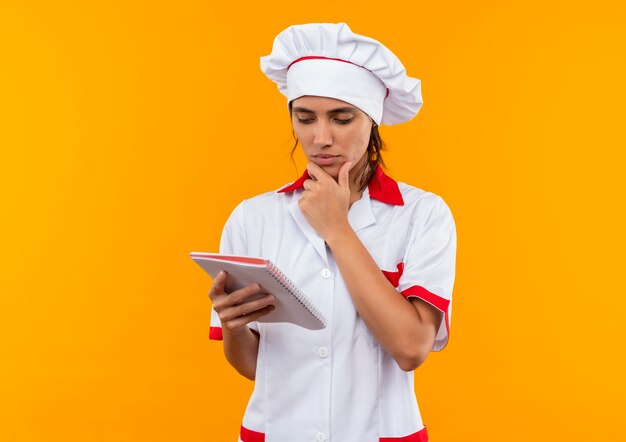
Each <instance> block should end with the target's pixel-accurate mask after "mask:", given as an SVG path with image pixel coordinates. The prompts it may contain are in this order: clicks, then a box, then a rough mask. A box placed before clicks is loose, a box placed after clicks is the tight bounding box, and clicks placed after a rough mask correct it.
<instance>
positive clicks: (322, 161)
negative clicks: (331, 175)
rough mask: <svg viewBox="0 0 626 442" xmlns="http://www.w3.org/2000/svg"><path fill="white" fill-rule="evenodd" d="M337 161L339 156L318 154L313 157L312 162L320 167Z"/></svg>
mask: <svg viewBox="0 0 626 442" xmlns="http://www.w3.org/2000/svg"><path fill="white" fill-rule="evenodd" d="M338 160H339V155H330V154H326V153H325V154H318V155H313V161H314V162H315V163H316V164H318V165H320V166H329V165H331V164H334V163H336V162H337V161H338Z"/></svg>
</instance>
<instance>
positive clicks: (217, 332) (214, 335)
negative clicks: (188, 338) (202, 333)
mask: <svg viewBox="0 0 626 442" xmlns="http://www.w3.org/2000/svg"><path fill="white" fill-rule="evenodd" d="M209 339H211V340H213V341H221V340H223V339H224V336H223V335H222V328H221V327H211V328H210V329H209Z"/></svg>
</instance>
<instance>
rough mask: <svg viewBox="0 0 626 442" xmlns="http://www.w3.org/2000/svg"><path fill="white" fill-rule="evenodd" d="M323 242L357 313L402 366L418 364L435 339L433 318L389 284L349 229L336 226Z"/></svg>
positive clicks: (409, 368) (410, 366) (414, 366)
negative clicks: (331, 254)
mask: <svg viewBox="0 0 626 442" xmlns="http://www.w3.org/2000/svg"><path fill="white" fill-rule="evenodd" d="M326 242H327V244H328V246H329V247H330V249H331V251H332V253H333V255H334V257H335V261H336V262H337V266H338V267H339V271H340V272H341V275H342V276H343V279H344V281H345V283H346V286H347V288H348V291H349V292H350V295H351V297H352V301H353V303H354V305H355V307H356V309H357V311H358V313H359V315H360V316H361V318H362V319H363V321H364V322H365V324H366V325H367V326H368V328H369V329H370V331H371V332H372V334H373V335H374V337H375V338H376V340H377V341H378V342H379V343H380V345H381V346H382V347H383V348H384V349H385V350H386V351H387V352H388V353H389V354H390V355H391V356H392V357H393V358H394V359H395V360H396V362H397V363H398V365H399V366H400V367H401V368H403V369H405V370H412V369H414V368H416V367H417V366H419V365H420V364H421V363H422V362H423V361H424V359H425V358H426V356H427V355H428V353H429V352H430V349H431V348H432V345H433V342H434V339H435V331H436V329H435V326H434V325H433V318H432V317H430V316H429V317H422V316H423V315H421V314H420V312H419V310H418V309H417V308H416V307H415V306H414V305H413V304H412V303H411V302H408V301H407V300H406V299H405V298H404V296H402V294H401V293H399V292H398V291H397V290H396V289H395V288H394V287H393V286H392V285H391V284H390V283H389V281H388V280H387V279H386V277H385V276H384V275H383V273H382V271H381V269H380V268H379V267H378V265H377V264H376V262H375V261H374V259H373V258H372V256H371V255H370V254H369V252H368V251H367V249H366V248H365V246H364V245H363V243H362V242H361V240H360V239H359V237H358V236H357V235H356V233H355V232H354V231H353V230H352V228H350V227H349V226H346V227H345V228H343V229H337V230H336V231H335V232H334V233H333V234H332V235H328V236H327V238H326ZM425 313H430V312H425Z"/></svg>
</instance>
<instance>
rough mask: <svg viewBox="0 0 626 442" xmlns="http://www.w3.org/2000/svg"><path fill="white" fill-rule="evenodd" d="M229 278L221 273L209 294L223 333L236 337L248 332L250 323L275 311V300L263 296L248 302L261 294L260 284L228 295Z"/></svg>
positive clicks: (268, 296)
mask: <svg viewBox="0 0 626 442" xmlns="http://www.w3.org/2000/svg"><path fill="white" fill-rule="evenodd" d="M227 276H228V275H227V274H226V272H220V273H219V274H218V275H217V277H216V278H215V281H214V282H213V286H212V287H211V291H210V292H209V298H211V302H212V303H213V309H214V310H215V311H216V312H217V314H218V315H219V318H220V321H221V323H222V331H223V332H225V333H229V334H231V335H236V334H237V333H240V332H241V331H246V329H247V325H248V324H249V323H250V322H253V321H256V320H257V319H259V318H260V317H261V316H264V315H267V314H268V313H269V312H271V311H272V310H274V308H275V306H274V301H275V298H274V296H272V295H262V296H261V297H259V298H258V299H253V300H251V301H246V300H247V299H248V298H250V297H251V296H255V295H258V294H259V293H260V291H261V287H260V286H259V285H258V284H252V285H249V286H248V287H244V288H242V289H239V290H235V291H234V292H232V293H226V292H224V285H225V284H226V279H227Z"/></svg>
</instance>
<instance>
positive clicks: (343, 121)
mask: <svg viewBox="0 0 626 442" xmlns="http://www.w3.org/2000/svg"><path fill="white" fill-rule="evenodd" d="M352 120H354V117H351V118H335V122H336V123H338V124H349V123H350V122H351V121H352Z"/></svg>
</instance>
